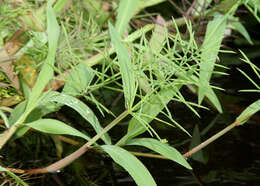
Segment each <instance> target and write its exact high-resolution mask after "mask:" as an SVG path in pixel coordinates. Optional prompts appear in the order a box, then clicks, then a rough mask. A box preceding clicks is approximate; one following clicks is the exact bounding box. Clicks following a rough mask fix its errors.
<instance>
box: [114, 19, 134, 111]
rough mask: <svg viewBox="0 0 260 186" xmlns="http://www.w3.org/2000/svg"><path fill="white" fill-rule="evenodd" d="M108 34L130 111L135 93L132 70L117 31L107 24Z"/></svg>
mask: <svg viewBox="0 0 260 186" xmlns="http://www.w3.org/2000/svg"><path fill="white" fill-rule="evenodd" d="M109 32H110V36H111V40H112V44H113V46H114V48H115V50H116V53H117V56H118V62H119V66H120V73H121V75H122V80H123V89H124V96H125V101H126V107H127V108H128V109H130V108H131V107H132V104H133V102H134V98H135V91H136V88H135V76H134V68H133V65H132V63H131V60H130V57H129V54H128V52H127V49H126V47H125V46H124V45H123V43H122V42H121V39H120V36H119V35H118V33H117V31H116V30H115V29H114V27H113V26H112V25H111V24H110V23H109Z"/></svg>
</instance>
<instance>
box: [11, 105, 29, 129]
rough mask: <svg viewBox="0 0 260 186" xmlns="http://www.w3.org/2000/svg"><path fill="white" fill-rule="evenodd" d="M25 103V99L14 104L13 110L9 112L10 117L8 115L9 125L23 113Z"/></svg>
mask: <svg viewBox="0 0 260 186" xmlns="http://www.w3.org/2000/svg"><path fill="white" fill-rule="evenodd" d="M26 105H27V101H23V102H21V103H19V104H18V105H16V107H15V108H14V110H13V112H12V113H11V115H10V117H9V121H10V125H11V126H12V125H13V124H14V123H15V122H16V121H17V120H18V119H19V118H20V117H21V115H22V114H23V113H24V111H25V108H26Z"/></svg>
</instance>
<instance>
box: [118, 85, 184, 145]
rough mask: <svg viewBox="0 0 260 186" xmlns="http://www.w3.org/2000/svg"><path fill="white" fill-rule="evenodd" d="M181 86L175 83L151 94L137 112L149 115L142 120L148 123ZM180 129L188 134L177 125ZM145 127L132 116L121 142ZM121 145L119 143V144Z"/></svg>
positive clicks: (132, 136) (142, 130)
mask: <svg viewBox="0 0 260 186" xmlns="http://www.w3.org/2000/svg"><path fill="white" fill-rule="evenodd" d="M180 88H181V85H176V86H175V87H174V88H173V87H170V88H164V89H162V90H161V91H160V92H159V93H157V94H153V95H151V97H150V98H149V100H148V101H147V102H145V103H144V104H143V106H142V107H141V108H140V110H139V111H137V114H138V113H141V114H145V115H149V116H150V117H142V120H143V121H144V122H146V123H150V122H151V121H152V120H153V119H154V118H155V117H156V116H157V115H158V114H159V113H160V112H161V111H162V110H163V108H164V107H165V106H166V105H167V103H168V102H169V101H170V100H171V99H172V98H173V97H174V96H175V95H176V93H177V92H178V91H179V89H180ZM177 127H179V128H180V129H181V130H183V131H184V132H186V133H187V134H189V133H188V132H187V131H186V130H185V129H184V128H183V127H181V126H180V125H178V126H177ZM146 130H147V128H145V127H144V125H143V124H142V123H141V122H140V121H139V120H138V119H136V118H134V117H133V118H132V119H131V120H130V123H129V125H128V131H127V134H126V135H125V136H124V137H123V138H122V141H121V140H120V141H121V143H124V142H126V141H127V140H129V139H131V138H134V137H135V136H137V135H140V134H142V133H144V132H145V131H146ZM120 145H121V144H120Z"/></svg>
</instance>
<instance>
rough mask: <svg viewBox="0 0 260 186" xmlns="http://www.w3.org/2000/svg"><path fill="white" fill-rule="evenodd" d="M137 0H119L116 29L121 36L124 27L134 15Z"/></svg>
mask: <svg viewBox="0 0 260 186" xmlns="http://www.w3.org/2000/svg"><path fill="white" fill-rule="evenodd" d="M138 1H139V0H121V1H120V3H119V7H118V11H117V12H118V13H117V17H116V30H117V32H118V33H119V35H120V36H121V35H122V34H123V33H124V32H125V30H126V27H127V25H128V23H129V21H130V19H131V18H132V16H133V15H134V12H135V11H136V9H137V5H138Z"/></svg>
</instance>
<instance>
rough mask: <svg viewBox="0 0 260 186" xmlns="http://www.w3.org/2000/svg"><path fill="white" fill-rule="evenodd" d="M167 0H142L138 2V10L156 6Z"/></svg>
mask: <svg viewBox="0 0 260 186" xmlns="http://www.w3.org/2000/svg"><path fill="white" fill-rule="evenodd" d="M165 1H166V0H140V1H139V3H138V8H137V12H139V11H141V10H143V9H145V8H147V7H150V6H155V5H157V4H159V3H162V2H165Z"/></svg>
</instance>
